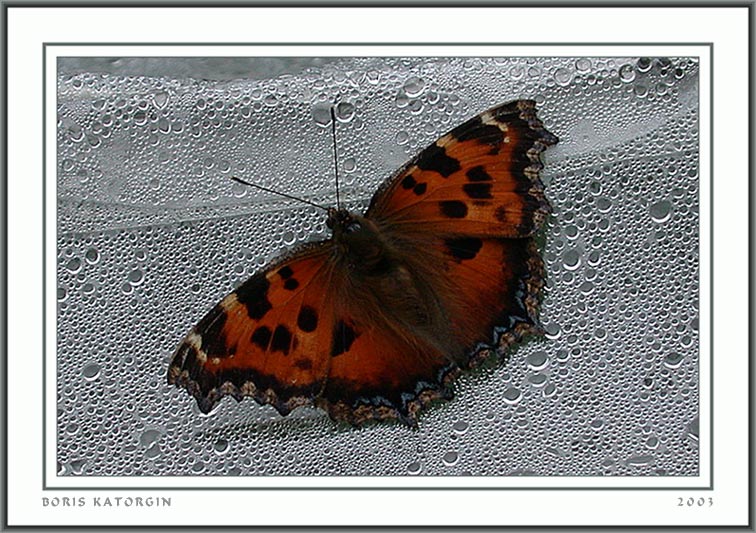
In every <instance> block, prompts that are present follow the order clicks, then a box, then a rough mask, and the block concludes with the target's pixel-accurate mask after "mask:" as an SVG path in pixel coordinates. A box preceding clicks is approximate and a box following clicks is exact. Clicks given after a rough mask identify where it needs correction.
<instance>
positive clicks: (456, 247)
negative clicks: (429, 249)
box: [444, 237, 483, 261]
mask: <svg viewBox="0 0 756 533" xmlns="http://www.w3.org/2000/svg"><path fill="white" fill-rule="evenodd" d="M444 245H445V246H446V249H447V250H448V252H449V253H450V254H451V255H452V256H453V257H454V258H455V259H458V260H460V261H465V260H470V259H474V258H475V256H476V255H478V252H479V251H480V249H481V248H482V247H483V241H481V240H480V239H477V238H475V237H457V238H449V239H444Z"/></svg>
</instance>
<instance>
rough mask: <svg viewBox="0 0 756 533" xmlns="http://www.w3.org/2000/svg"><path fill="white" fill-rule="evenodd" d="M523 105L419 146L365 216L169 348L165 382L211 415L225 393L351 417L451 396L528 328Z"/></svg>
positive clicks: (538, 213)
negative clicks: (455, 384) (466, 376)
mask: <svg viewBox="0 0 756 533" xmlns="http://www.w3.org/2000/svg"><path fill="white" fill-rule="evenodd" d="M555 142H556V137H554V136H553V135H551V134H550V133H548V132H547V131H546V130H544V129H543V127H542V125H541V123H540V121H538V119H537V118H536V116H535V109H534V105H533V102H531V101H526V100H520V101H516V102H511V103H509V104H504V105H502V106H499V107H497V108H494V109H492V110H490V111H487V112H486V113H483V114H481V115H479V116H478V117H475V118H473V119H471V120H469V121H468V122H466V123H465V124H463V125H462V126H459V127H458V128H455V129H454V130H452V131H451V132H450V133H448V134H447V135H445V136H443V137H441V138H440V139H439V140H438V141H436V143H434V144H433V145H431V146H430V147H429V148H427V149H426V150H424V151H422V152H420V154H418V155H417V156H416V157H415V158H413V159H412V160H411V161H410V162H409V163H407V165H405V166H404V167H403V168H402V169H400V170H399V171H398V172H397V173H396V174H395V175H394V176H393V177H392V178H390V179H389V180H388V181H387V182H386V183H385V184H384V186H383V187H382V188H381V189H379V191H378V192H377V193H376V195H375V196H374V197H373V200H372V202H371V204H370V207H369V208H368V210H367V212H366V213H365V214H364V215H359V214H356V213H350V212H348V211H346V210H344V209H334V208H331V209H328V213H327V219H326V225H327V227H328V228H330V230H331V231H332V235H331V237H330V238H329V239H326V240H324V241H320V242H317V243H310V244H307V245H305V246H303V247H301V248H299V249H297V250H294V251H293V252H292V253H290V254H289V255H287V256H285V257H284V258H282V259H280V260H279V261H277V262H275V263H274V264H273V265H271V266H270V267H268V268H267V269H266V270H264V271H262V272H259V273H257V274H255V275H254V276H252V277H251V278H250V279H249V280H247V281H246V282H245V283H243V284H242V285H241V286H240V287H238V288H237V289H236V290H235V291H234V292H232V293H231V294H230V295H228V296H227V297H226V298H224V299H223V300H222V301H221V302H220V303H219V304H218V305H216V306H215V307H214V308H213V309H212V310H211V311H210V312H209V313H208V314H207V315H206V316H205V318H203V319H202V320H201V321H200V322H199V323H198V324H197V326H195V327H194V328H193V329H192V331H190V333H189V334H188V335H187V337H186V338H185V339H184V341H183V342H182V343H181V344H180V345H179V348H178V349H177V351H176V353H175V354H174V357H173V361H172V363H171V365H170V367H169V371H168V381H169V382H170V383H175V384H177V385H180V386H183V387H185V388H187V389H188V390H189V392H190V393H191V394H192V395H193V396H195V398H196V399H197V401H198V405H199V407H200V409H201V410H202V411H205V412H207V411H209V410H210V409H211V408H212V407H213V406H214V405H215V404H216V403H217V402H218V401H219V400H220V398H222V397H223V396H225V395H231V396H233V397H235V398H236V399H237V400H240V399H242V398H243V397H245V396H250V397H252V398H254V399H255V400H256V401H257V402H258V403H263V404H270V405H273V406H274V407H275V408H276V409H277V410H278V411H279V412H280V413H281V414H288V413H289V412H290V411H291V410H292V409H294V408H295V407H298V406H301V405H311V406H312V405H315V406H318V407H320V408H322V409H324V410H326V411H327V412H328V413H329V415H330V416H331V417H332V418H333V419H335V420H339V421H346V422H349V423H352V424H360V423H362V422H365V421H368V420H383V419H390V418H397V419H400V420H402V421H404V422H406V423H409V424H414V423H416V417H417V412H418V411H419V410H420V409H421V408H423V407H424V406H426V405H427V404H428V403H430V402H432V401H433V400H436V399H446V398H449V397H450V396H451V389H450V384H451V382H452V381H453V379H454V378H455V377H456V376H457V375H458V374H459V372H460V370H462V369H465V368H469V367H471V366H474V365H475V364H477V363H478V362H479V361H480V360H482V359H484V358H485V357H486V356H487V354H488V353H489V352H491V351H493V352H499V353H501V350H503V349H504V348H506V347H507V346H509V345H511V344H512V343H514V342H516V341H518V340H519V339H520V338H521V336H522V335H524V334H526V333H530V332H533V331H537V329H538V320H537V310H538V305H539V300H540V297H541V290H542V287H543V264H542V260H541V257H540V253H539V251H538V249H537V247H536V245H535V242H534V239H533V235H534V234H535V233H536V232H537V231H538V229H539V227H540V226H541V225H542V222H543V220H544V219H545V216H546V214H547V213H548V211H549V209H550V207H549V204H548V202H547V201H546V198H545V196H544V194H543V185H542V184H541V182H540V178H539V175H538V174H539V171H540V169H541V167H542V164H541V162H540V153H541V152H542V151H543V150H544V149H545V148H546V146H548V145H549V144H553V143H555Z"/></svg>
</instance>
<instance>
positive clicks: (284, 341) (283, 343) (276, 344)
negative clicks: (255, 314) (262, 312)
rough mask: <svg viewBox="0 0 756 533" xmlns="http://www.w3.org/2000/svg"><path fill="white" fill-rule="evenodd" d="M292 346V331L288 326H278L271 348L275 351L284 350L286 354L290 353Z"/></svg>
mask: <svg viewBox="0 0 756 533" xmlns="http://www.w3.org/2000/svg"><path fill="white" fill-rule="evenodd" d="M290 346H291V332H290V331H289V330H288V328H287V327H286V326H282V325H278V326H276V329H275V331H274V332H273V339H272V340H271V341H270V349H271V350H273V351H279V352H283V354H284V355H289V347H290Z"/></svg>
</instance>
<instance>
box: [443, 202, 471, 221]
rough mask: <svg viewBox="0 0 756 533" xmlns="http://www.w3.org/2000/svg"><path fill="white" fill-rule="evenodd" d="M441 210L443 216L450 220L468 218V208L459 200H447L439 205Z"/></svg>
mask: <svg viewBox="0 0 756 533" xmlns="http://www.w3.org/2000/svg"><path fill="white" fill-rule="evenodd" d="M438 205H439V207H440V208H441V214H442V215H444V216H445V217H448V218H465V217H466V216H467V206H466V205H465V203H464V202H461V201H459V200H445V201H443V202H439V203H438Z"/></svg>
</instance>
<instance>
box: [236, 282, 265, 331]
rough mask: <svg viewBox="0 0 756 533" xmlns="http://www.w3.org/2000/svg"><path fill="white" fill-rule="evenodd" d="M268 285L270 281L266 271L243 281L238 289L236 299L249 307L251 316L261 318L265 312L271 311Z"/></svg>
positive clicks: (248, 311)
mask: <svg viewBox="0 0 756 533" xmlns="http://www.w3.org/2000/svg"><path fill="white" fill-rule="evenodd" d="M268 287H270V282H269V281H268V279H267V278H266V277H265V273H263V272H260V273H258V274H255V275H254V276H252V277H251V278H249V279H248V280H247V281H245V282H244V283H242V284H241V285H240V286H239V287H238V288H237V289H236V291H234V292H235V293H236V299H237V300H239V303H241V304H242V305H244V306H245V307H246V308H247V314H248V315H249V318H252V319H254V320H260V319H261V318H262V317H264V316H265V313H267V312H268V311H270V309H271V307H272V306H271V305H270V301H269V300H268Z"/></svg>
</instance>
